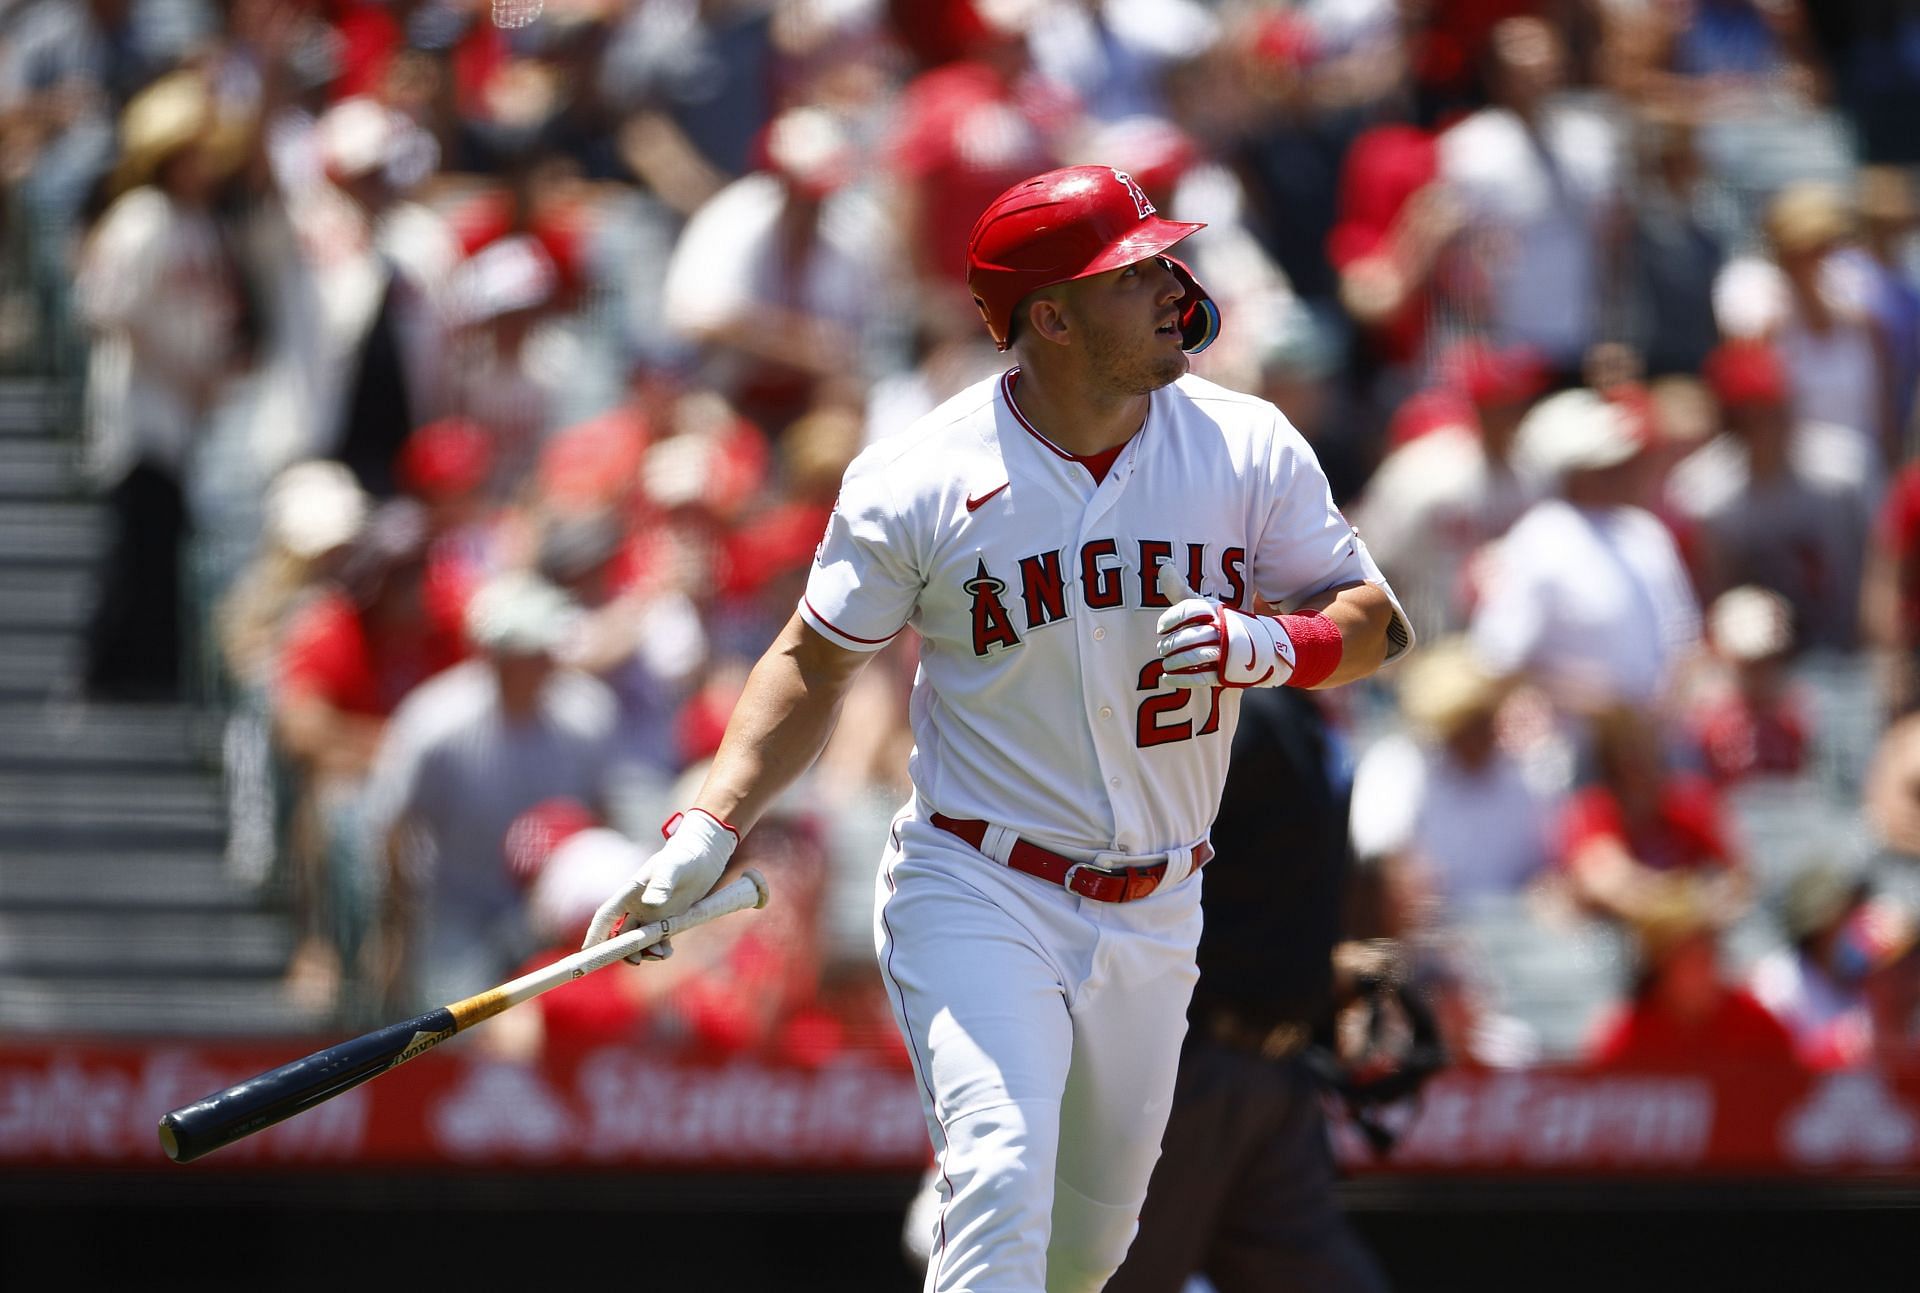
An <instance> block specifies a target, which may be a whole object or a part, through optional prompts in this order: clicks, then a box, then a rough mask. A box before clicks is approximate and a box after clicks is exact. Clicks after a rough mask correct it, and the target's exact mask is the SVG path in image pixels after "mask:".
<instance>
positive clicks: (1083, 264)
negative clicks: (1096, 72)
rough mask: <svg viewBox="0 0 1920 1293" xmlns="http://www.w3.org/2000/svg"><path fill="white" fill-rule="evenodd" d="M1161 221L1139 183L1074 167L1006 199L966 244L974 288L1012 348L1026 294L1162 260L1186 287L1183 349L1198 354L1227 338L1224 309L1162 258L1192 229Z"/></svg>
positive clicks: (993, 327) (998, 338) (1120, 174)
mask: <svg viewBox="0 0 1920 1293" xmlns="http://www.w3.org/2000/svg"><path fill="white" fill-rule="evenodd" d="M1204 228H1206V226H1205V225H1203V224H1192V223H1189V222H1186V221H1181V220H1163V219H1161V218H1160V216H1159V215H1158V214H1157V213H1156V212H1155V211H1154V207H1153V203H1152V202H1150V201H1148V200H1147V195H1146V193H1145V191H1143V190H1142V189H1141V187H1140V186H1139V185H1138V184H1136V183H1134V182H1133V177H1132V176H1130V175H1128V174H1127V173H1126V172H1125V171H1117V170H1115V169H1113V167H1111V166H1068V167H1065V168H1063V169H1061V170H1057V171H1048V172H1046V173H1045V174H1043V175H1036V176H1034V177H1033V178H1032V179H1030V180H1022V181H1021V182H1020V183H1018V184H1016V185H1014V186H1013V187H1012V188H1010V189H1008V190H1007V191H1006V192H1005V193H1002V194H1001V195H1000V196H999V197H997V198H995V199H994V200H993V204H992V205H991V206H989V207H988V208H987V209H986V211H985V212H983V213H982V214H981V216H980V219H979V220H977V221H976V222H975V223H974V226H973V233H972V235H971V236H970V237H969V238H968V239H967V287H968V289H969V290H970V291H972V293H973V303H974V304H975V305H977V306H979V307H980V315H981V317H982V318H984V319H985V320H986V321H987V331H988V332H990V333H992V334H993V341H994V344H995V345H996V346H998V347H999V348H1000V349H1002V350H1005V349H1006V348H1007V346H1008V345H1009V344H1010V343H1009V341H1008V335H1007V334H1008V333H1009V332H1010V331H1011V330H1012V326H1013V312H1014V310H1015V309H1017V308H1018V307H1019V304H1020V302H1021V301H1023V300H1025V299H1026V297H1027V296H1028V294H1029V293H1032V292H1037V291H1039V290H1040V289H1041V288H1043V287H1052V286H1053V285H1054V284H1055V283H1065V282H1068V281H1070V280H1072V279H1076V278H1086V277H1088V276H1090V275H1093V274H1102V273H1105V272H1106V271H1107V270H1110V269H1119V268H1120V267H1121V266H1123V265H1131V264H1133V263H1134V262H1135V261H1140V260H1145V259H1146V258H1147V257H1149V256H1160V257H1161V259H1162V260H1164V261H1165V262H1166V264H1167V268H1169V269H1171V270H1172V271H1173V272H1174V275H1175V276H1176V277H1178V278H1179V280H1180V281H1181V282H1182V283H1184V284H1185V285H1186V289H1187V292H1186V295H1185V296H1183V297H1181V298H1180V344H1181V345H1182V347H1184V348H1185V349H1186V351H1187V353H1188V354H1198V353H1199V352H1200V351H1202V350H1204V349H1206V348H1207V346H1209V345H1211V344H1212V342H1213V339H1214V338H1215V337H1217V336H1219V335H1220V311H1219V310H1218V308H1216V307H1215V306H1214V304H1213V298H1212V297H1210V296H1208V295H1207V292H1206V289H1205V288H1203V287H1201V286H1200V284H1199V283H1198V282H1196V281H1195V280H1194V277H1193V273H1192V271H1191V270H1189V269H1188V268H1187V267H1186V266H1185V265H1183V264H1182V263H1180V262H1179V261H1178V260H1175V259H1174V258H1173V257H1171V256H1164V255H1161V253H1163V252H1165V251H1166V249H1167V248H1169V247H1171V246H1173V244H1175V243H1177V242H1179V241H1180V240H1181V239H1182V238H1185V237H1186V236H1187V235H1188V234H1190V233H1193V232H1194V231H1195V230H1198V229H1204Z"/></svg>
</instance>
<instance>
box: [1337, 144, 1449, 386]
mask: <svg viewBox="0 0 1920 1293" xmlns="http://www.w3.org/2000/svg"><path fill="white" fill-rule="evenodd" d="M1438 174H1439V161H1438V156H1437V153H1436V152H1435V148H1434V142H1433V136H1432V135H1430V134H1428V133H1427V132H1426V131H1424V130H1421V129H1420V128H1419V127H1418V126H1409V125H1399V124H1394V125H1385V126H1375V127H1374V128H1373V129H1371V130H1368V131H1366V132H1365V133H1363V134H1362V135H1360V137H1359V138H1357V139H1355V140H1354V141H1353V147H1352V148H1351V149H1350V150H1349V151H1348V153H1347V156H1346V160H1345V162H1344V163H1342V166H1341V172H1340V189H1339V193H1340V209H1339V214H1338V223H1336V224H1335V225H1334V227H1333V232H1332V233H1331V234H1329V235H1328V237H1327V259H1328V260H1329V261H1330V262H1331V263H1332V265H1333V267H1334V268H1335V269H1336V270H1338V271H1339V274H1340V303H1341V305H1343V306H1345V307H1346V310H1347V313H1348V314H1349V315H1350V316H1352V318H1353V321H1354V323H1355V324H1357V325H1358V326H1359V328H1360V330H1361V334H1362V336H1363V338H1364V340H1365V345H1366V347H1367V350H1368V351H1369V352H1370V354H1371V356H1372V358H1373V359H1374V361H1375V362H1377V363H1379V364H1381V365H1383V366H1385V367H1389V368H1397V367H1402V366H1405V365H1409V364H1411V363H1413V362H1414V360H1415V359H1416V358H1417V357H1418V356H1419V354H1420V352H1421V350H1422V348H1423V346H1424V343H1425V341H1426V333H1427V320H1428V318H1429V317H1430V316H1431V315H1432V313H1433V305H1434V301H1433V286H1434V278H1435V275H1436V273H1437V272H1438V271H1439V269H1440V267H1441V262H1442V252H1443V251H1444V250H1445V249H1446V247H1447V246H1448V245H1449V244H1450V243H1451V242H1452V241H1453V236H1454V234H1456V233H1458V232H1459V230H1460V223H1461V211H1460V205H1459V203H1458V202H1457V201H1456V200H1454V198H1453V197H1452V195H1451V194H1450V193H1449V192H1448V191H1447V189H1446V186H1445V185H1443V184H1440V183H1438V182H1437V177H1438Z"/></svg>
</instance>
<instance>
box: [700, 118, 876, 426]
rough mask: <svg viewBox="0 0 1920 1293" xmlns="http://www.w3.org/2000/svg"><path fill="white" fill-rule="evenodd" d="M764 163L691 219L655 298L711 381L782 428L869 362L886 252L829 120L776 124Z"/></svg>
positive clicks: (842, 134) (845, 141) (844, 141)
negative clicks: (696, 348) (703, 360)
mask: <svg viewBox="0 0 1920 1293" xmlns="http://www.w3.org/2000/svg"><path fill="white" fill-rule="evenodd" d="M767 160H768V163H769V168H768V169H766V170H762V171H755V172H754V173H752V174H750V175H747V176H744V177H743V178H741V179H738V180H735V181H734V182H733V183H731V184H729V185H728V186H727V187H726V188H724V189H722V190H721V191H720V192H719V193H717V194H716V195H714V197H713V200H712V201H710V202H708V203H707V204H706V205H705V206H703V207H701V208H700V210H699V211H697V212H696V213H695V214H694V216H693V218H692V219H691V220H689V221H688V222H687V226H686V229H685V230H684V231H683V232H682V233H681V235H680V241H679V242H678V243H677V244H676V245H675V247H674V250H673V256H672V259H671V260H670V261H669V262H668V265H667V279H666V287H665V289H664V290H665V310H666V317H667V324H668V326H669V327H671V328H672V329H673V330H674V331H676V332H677V333H679V334H680V335H682V336H683V337H685V338H686V339H687V340H688V341H691V342H694V343H696V344H698V345H700V346H701V347H703V349H704V351H705V353H706V355H707V357H708V362H709V366H710V369H711V371H710V374H709V375H710V377H711V378H712V379H713V381H714V382H715V383H716V384H717V385H718V386H719V388H720V389H721V390H722V391H723V392H724V393H725V394H726V395H728V396H729V397H730V398H731V399H732V400H733V401H734V402H735V404H736V406H737V407H739V408H740V410H741V411H742V412H743V413H746V414H747V415H748V416H749V417H751V418H753V419H755V420H756V421H758V422H760V423H761V424H762V425H763V426H766V427H768V428H769V429H771V430H779V429H783V428H784V427H785V426H786V425H787V424H788V423H790V422H792V421H793V420H794V419H795V418H797V417H799V416H800V415H801V414H802V413H804V412H806V411H807V409H808V408H809V407H810V406H811V405H812V404H813V403H814V402H815V400H816V398H817V397H818V396H820V395H823V394H830V393H832V392H833V391H834V390H835V388H836V387H838V386H840V385H841V384H844V383H846V382H849V381H852V380H854V379H856V378H858V377H859V376H861V374H860V373H859V371H858V370H859V367H860V364H861V363H862V361H863V357H864V358H865V359H866V360H867V361H868V362H871V361H872V359H873V358H874V354H873V348H872V347H870V346H869V345H867V344H866V342H867V341H868V340H869V339H870V337H871V336H872V332H873V329H875V328H876V326H878V325H880V324H881V323H882V322H883V316H884V314H885V311H886V304H885V292H884V288H885V280H884V278H883V276H882V267H883V266H885V265H886V264H888V263H889V260H890V255H889V253H888V251H887V250H886V246H885V244H886V236H885V226H884V224H883V222H882V221H881V220H880V219H879V215H880V212H879V210H878V209H877V207H876V206H875V205H874V204H872V203H870V202H869V201H867V199H866V195H864V194H863V193H861V192H860V191H859V190H858V189H854V188H850V187H848V185H849V182H850V181H851V180H853V179H854V178H855V165H856V161H857V158H856V157H855V154H854V148H853V143H852V140H851V139H850V138H849V137H848V135H847V133H846V131H845V129H844V128H843V127H842V125H841V124H840V123H839V122H838V121H837V120H836V119H835V117H834V115H833V114H832V113H831V112H830V111H828V110H827V109H825V108H817V107H805V108H795V109H793V110H792V111H790V112H787V113H784V114H782V115H781V116H780V117H778V118H776V119H775V121H774V122H773V124H772V125H771V126H769V127H768V128H767ZM869 375H870V374H869Z"/></svg>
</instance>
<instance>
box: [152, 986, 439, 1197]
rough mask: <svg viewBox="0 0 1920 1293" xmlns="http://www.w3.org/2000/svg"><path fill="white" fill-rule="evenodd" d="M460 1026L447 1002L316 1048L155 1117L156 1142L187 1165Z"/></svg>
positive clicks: (422, 1048) (354, 1083)
mask: <svg viewBox="0 0 1920 1293" xmlns="http://www.w3.org/2000/svg"><path fill="white" fill-rule="evenodd" d="M456 1031H458V1026H457V1025H456V1024H455V1023H454V1019H453V1014H452V1012H450V1011H449V1010H447V1009H446V1007H444V1006H443V1007H441V1008H440V1009H438V1010H430V1011H428V1012H427V1013H426V1014H424V1015H419V1016H417V1017H415V1018H413V1019H409V1020H407V1021H405V1022H404V1023H398V1024H390V1025H388V1026H387V1027H385V1028H380V1029H376V1030H375V1031H373V1032H370V1033H368V1034H366V1035H365V1036H364V1037H356V1038H354V1039H353V1040H352V1041H348V1042H342V1043H340V1044H339V1045H338V1046H331V1047H328V1048H327V1049H326V1050H323V1051H315V1052H314V1053H313V1054H311V1055H308V1056H306V1057H305V1058H303V1059H297V1060H295V1061H293V1062H292V1063H291V1064H283V1065H281V1066H280V1067H279V1068H277V1069H272V1070H270V1071H268V1072H266V1073H261V1074H259V1075H257V1076H255V1077H251V1078H249V1079H247V1080H246V1081H245V1082H241V1083H239V1084H238V1085H236V1086H231V1087H228V1088H227V1089H226V1090H225V1091H217V1092H215V1093H214V1094H212V1095H210V1096H207V1097H206V1098H205V1099H202V1100H197V1101H195V1102H194V1103H192V1104H189V1105H182V1106H181V1107H180V1108H178V1109H175V1110H174V1111H173V1112H171V1113H169V1114H166V1115H165V1116H163V1117H162V1118H161V1119H160V1148H161V1149H163V1150H165V1151H166V1154H167V1157H168V1158H170V1159H172V1160H173V1161H174V1162H176V1163H191V1162H192V1161H193V1160H194V1159H196V1158H199V1157H201V1156H203V1155H206V1154H211V1153H212V1152H213V1151H214V1150H216V1149H219V1148H220V1147H221V1146H222V1145H231V1144H232V1143H233V1142H234V1141H236V1140H239V1139H241V1138H242V1137H246V1136H251V1135H252V1134H253V1133H254V1132H256V1131H263V1130H265V1129H266V1128H268V1127H271V1126H273V1124H274V1123H276V1122H281V1121H284V1120H285V1119H288V1118H291V1117H293V1116H294V1115H295V1114H297V1113H300V1112H303V1111H304V1110H307V1109H311V1108H312V1107H313V1106H314V1105H316V1104H320V1103H321V1102H323V1101H326V1100H331V1099H332V1098H333V1097H335V1096H337V1095H339V1094H341V1093H342V1092H344V1091H350V1090H352V1089H353V1088H354V1087H356V1086H359V1085H360V1084H361V1083H362V1082H365V1081H367V1080H368V1079H370V1078H374V1077H378V1076H379V1075H380V1074H382V1073H384V1072H386V1071H387V1070H388V1069H390V1068H392V1067H393V1066H394V1065H396V1064H404V1063H405V1062H406V1061H408V1060H410V1059H412V1058H413V1057H414V1056H415V1055H418V1054H420V1053H421V1052H423V1051H425V1050H427V1049H428V1048H430V1047H432V1046H434V1045H436V1044H437V1043H439V1042H441V1041H444V1040H445V1039H446V1038H448V1037H451V1036H453V1034H454V1033H455V1032H456Z"/></svg>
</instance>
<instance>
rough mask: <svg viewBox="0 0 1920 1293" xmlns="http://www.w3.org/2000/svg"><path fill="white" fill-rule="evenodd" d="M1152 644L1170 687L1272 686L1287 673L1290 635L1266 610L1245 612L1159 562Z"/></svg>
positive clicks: (1290, 668)
mask: <svg viewBox="0 0 1920 1293" xmlns="http://www.w3.org/2000/svg"><path fill="white" fill-rule="evenodd" d="M1160 595H1161V596H1162V597H1165V598H1166V599H1167V600H1168V601H1170V602H1172V603H1173V605H1172V606H1169V607H1168V608H1167V609H1166V610H1164V611H1162V612H1161V613H1160V622H1159V624H1158V625H1157V626H1156V631H1157V632H1159V634H1160V640H1159V642H1157V643H1156V644H1155V649H1156V650H1157V651H1158V652H1159V654H1160V659H1161V661H1162V663H1163V665H1164V669H1163V672H1162V676H1163V677H1164V678H1165V679H1166V680H1167V681H1168V682H1170V683H1172V684H1173V685H1174V686H1176V687H1278V686H1280V685H1281V684H1283V683H1285V682H1286V680H1287V679H1289V678H1291V677H1292V676H1293V661H1294V647H1293V639H1292V638H1290V637H1288V636H1287V631H1286V629H1284V628H1282V627H1281V625H1280V621H1279V620H1278V619H1276V618H1274V617H1273V616H1271V615H1248V614H1246V613H1245V612H1244V611H1236V610H1235V609H1233V607H1231V606H1225V605H1222V604H1221V603H1220V602H1218V601H1215V600H1214V599H1213V598H1211V597H1202V596H1200V594H1198V593H1196V592H1194V591H1193V589H1192V588H1189V587H1188V586H1187V581H1186V580H1185V579H1183V578H1181V577H1180V575H1179V574H1178V573H1177V572H1176V571H1175V570H1174V568H1173V566H1172V564H1171V563H1168V562H1161V563H1160Z"/></svg>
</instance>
